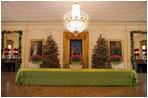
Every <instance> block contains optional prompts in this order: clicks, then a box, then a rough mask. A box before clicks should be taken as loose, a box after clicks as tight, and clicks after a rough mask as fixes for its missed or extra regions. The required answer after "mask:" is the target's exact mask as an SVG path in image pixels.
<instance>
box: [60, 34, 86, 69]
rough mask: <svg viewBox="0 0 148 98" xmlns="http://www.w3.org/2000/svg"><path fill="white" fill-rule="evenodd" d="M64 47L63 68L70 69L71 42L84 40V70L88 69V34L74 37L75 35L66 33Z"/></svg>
mask: <svg viewBox="0 0 148 98" xmlns="http://www.w3.org/2000/svg"><path fill="white" fill-rule="evenodd" d="M63 39H64V41H63V42H64V46H63V67H64V68H66V67H68V68H69V59H70V55H71V54H70V41H71V40H82V57H83V68H88V32H83V33H80V34H78V35H77V36H74V34H73V33H70V32H64V38H63Z"/></svg>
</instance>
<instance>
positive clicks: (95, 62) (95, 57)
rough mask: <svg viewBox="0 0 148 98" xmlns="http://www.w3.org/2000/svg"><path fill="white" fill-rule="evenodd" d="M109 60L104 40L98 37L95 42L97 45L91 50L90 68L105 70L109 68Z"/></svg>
mask: <svg viewBox="0 0 148 98" xmlns="http://www.w3.org/2000/svg"><path fill="white" fill-rule="evenodd" d="M108 58H109V49H108V45H107V41H106V40H105V38H102V36H101V35H100V37H99V38H98V40H97V45H95V48H94V49H93V54H92V60H91V62H92V68H100V69H103V68H104V69H107V68H111V65H110V62H109V60H108Z"/></svg>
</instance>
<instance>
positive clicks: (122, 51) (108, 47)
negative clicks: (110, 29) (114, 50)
mask: <svg viewBox="0 0 148 98" xmlns="http://www.w3.org/2000/svg"><path fill="white" fill-rule="evenodd" d="M110 41H120V42H121V46H122V58H124V54H123V40H108V48H109V54H110Z"/></svg>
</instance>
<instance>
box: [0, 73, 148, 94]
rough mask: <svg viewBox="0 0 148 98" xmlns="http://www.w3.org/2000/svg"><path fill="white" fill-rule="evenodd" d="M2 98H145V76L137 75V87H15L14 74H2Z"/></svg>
mask: <svg viewBox="0 0 148 98" xmlns="http://www.w3.org/2000/svg"><path fill="white" fill-rule="evenodd" d="M1 75H2V77H1V79H2V80H1V96H2V97H146V96H147V74H146V73H139V74H138V80H139V83H138V86H134V87H123V86H120V87H119V86H117V87H115V86H95V87H70V86H67V87H65V86H22V85H15V77H16V73H15V72H2V74H1Z"/></svg>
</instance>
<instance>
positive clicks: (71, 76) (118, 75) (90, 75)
mask: <svg viewBox="0 0 148 98" xmlns="http://www.w3.org/2000/svg"><path fill="white" fill-rule="evenodd" d="M137 82H138V80H137V75H136V72H135V71H134V70H123V69H122V70H121V69H119V70H117V71H116V70H114V69H80V70H77V71H75V70H72V69H49V68H39V69H20V70H19V71H18V73H17V76H16V81H15V83H16V84H20V85H62V86H99V85H114V86H117V85H120V86H135V85H137Z"/></svg>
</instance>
